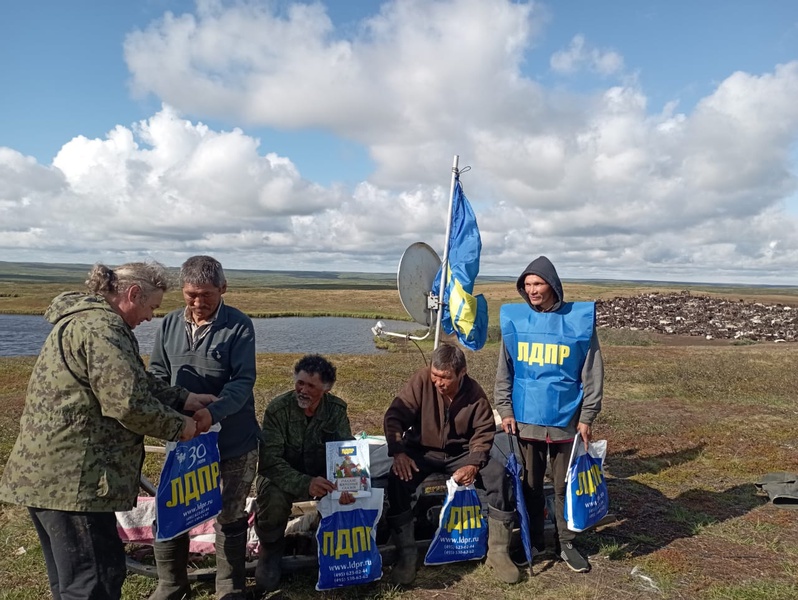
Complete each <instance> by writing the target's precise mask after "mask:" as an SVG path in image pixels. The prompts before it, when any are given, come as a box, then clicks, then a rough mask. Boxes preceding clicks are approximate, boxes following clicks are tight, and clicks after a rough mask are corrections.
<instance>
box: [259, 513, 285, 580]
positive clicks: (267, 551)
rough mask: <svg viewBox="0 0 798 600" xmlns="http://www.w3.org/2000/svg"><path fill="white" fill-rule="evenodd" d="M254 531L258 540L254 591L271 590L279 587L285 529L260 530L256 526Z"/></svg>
mask: <svg viewBox="0 0 798 600" xmlns="http://www.w3.org/2000/svg"><path fill="white" fill-rule="evenodd" d="M255 531H256V532H257V533H258V540H259V541H260V552H259V554H258V565H257V566H256V567H255V592H256V593H258V594H263V593H266V592H273V591H274V590H276V589H277V588H278V587H280V577H281V576H282V572H283V552H284V551H285V529H282V530H274V531H262V530H261V529H259V528H258V527H257V526H256V527H255Z"/></svg>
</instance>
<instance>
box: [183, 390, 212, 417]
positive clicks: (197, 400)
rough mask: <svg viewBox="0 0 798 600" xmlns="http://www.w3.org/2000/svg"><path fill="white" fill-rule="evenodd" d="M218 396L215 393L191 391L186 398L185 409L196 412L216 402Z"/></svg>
mask: <svg viewBox="0 0 798 600" xmlns="http://www.w3.org/2000/svg"><path fill="white" fill-rule="evenodd" d="M217 400H218V398H217V397H216V396H214V395H213V394H195V393H194V392H191V393H190V394H189V395H188V398H186V403H185V404H184V405H183V410H187V411H190V412H195V411H198V410H201V409H203V408H205V407H206V406H208V405H209V404H210V403H211V402H216V401H217Z"/></svg>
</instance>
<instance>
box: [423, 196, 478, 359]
mask: <svg viewBox="0 0 798 600" xmlns="http://www.w3.org/2000/svg"><path fill="white" fill-rule="evenodd" d="M481 250H482V240H481V239H480V237H479V228H478V227H477V218H476V216H474V211H473V210H471V205H470V204H469V203H468V198H466V197H465V194H464V193H463V188H462V186H461V185H460V181H459V180H456V181H455V187H454V198H453V200H452V226H451V234H450V235H449V254H448V263H449V269H448V272H447V277H446V289H445V290H444V294H443V302H442V304H441V310H442V311H443V313H442V315H441V326H442V327H443V330H444V331H445V332H446V333H448V334H451V333H456V334H457V339H458V340H459V341H460V343H461V344H462V345H463V346H465V347H466V348H469V349H471V350H479V349H480V348H482V346H484V345H485V341H486V340H487V339H488V301H487V300H485V297H484V296H483V295H482V294H480V295H478V296H473V295H472V294H473V292H474V281H475V280H476V278H477V273H479V253H480V251H481ZM440 282H441V272H440V270H438V274H437V276H436V277H435V281H434V282H433V284H432V293H433V294H435V295H438V290H439V289H440V285H441V283H440Z"/></svg>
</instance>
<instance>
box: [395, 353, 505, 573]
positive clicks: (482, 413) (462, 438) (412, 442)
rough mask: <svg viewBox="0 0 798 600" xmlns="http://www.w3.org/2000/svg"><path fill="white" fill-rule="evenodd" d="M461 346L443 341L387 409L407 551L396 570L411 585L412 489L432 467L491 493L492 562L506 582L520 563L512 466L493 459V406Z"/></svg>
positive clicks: (398, 539) (401, 542)
mask: <svg viewBox="0 0 798 600" xmlns="http://www.w3.org/2000/svg"><path fill="white" fill-rule="evenodd" d="M466 370H467V369H466V359H465V355H464V354H463V351H462V350H460V348H458V347H457V346H451V345H442V346H440V347H439V348H437V349H436V350H435V351H434V352H433V354H432V361H431V365H430V366H429V367H425V368H423V369H421V370H419V371H417V372H416V373H415V374H414V375H413V376H412V377H411V378H410V380H409V381H408V382H407V383H406V384H405V386H404V387H403V388H402V390H401V391H400V392H399V393H398V394H397V396H396V397H395V398H394V400H393V402H392V403H391V406H390V407H389V408H388V411H387V412H386V413H385V421H384V428H385V437H386V439H387V442H388V454H389V455H390V456H392V457H393V467H392V468H391V471H390V474H389V477H388V501H389V508H388V522H389V524H390V527H391V531H392V533H393V536H394V540H395V543H396V546H397V549H398V551H399V560H398V562H397V563H396V565H395V566H394V568H393V571H392V573H391V577H392V579H393V581H394V583H397V584H404V585H406V584H409V583H411V582H412V581H413V580H414V579H415V576H416V561H417V559H418V556H417V550H416V542H415V538H414V536H413V512H412V507H411V496H412V494H413V492H414V491H415V490H416V488H417V487H418V485H419V484H420V483H421V482H422V481H423V480H424V479H425V478H426V477H427V476H428V475H429V474H431V473H446V474H447V475H450V476H451V477H452V478H453V479H454V480H455V482H456V483H457V484H459V485H469V484H472V483H473V484H475V485H476V486H477V487H479V488H480V489H484V490H485V491H486V493H487V497H488V505H489V514H488V531H489V534H488V560H487V562H488V564H489V565H490V566H491V567H493V569H494V570H495V572H496V576H497V577H498V578H499V579H500V580H501V581H504V582H505V583H516V582H517V581H518V578H519V573H518V569H517V568H516V566H515V565H514V564H513V562H512V561H511V560H510V556H509V553H508V549H509V544H510V534H511V533H512V528H513V521H514V517H515V513H514V512H513V504H512V501H511V498H510V496H509V488H510V484H509V482H508V480H507V478H506V476H505V470H504V465H502V464H501V463H499V462H497V461H495V460H491V459H490V449H491V446H492V445H493V436H494V434H495V432H496V423H495V421H494V418H493V410H492V408H491V405H490V402H489V401H488V399H487V397H486V396H485V392H484V391H483V389H482V387H481V386H480V385H479V384H478V383H477V382H476V381H474V380H473V379H471V378H470V377H469V376H468V374H467V373H466Z"/></svg>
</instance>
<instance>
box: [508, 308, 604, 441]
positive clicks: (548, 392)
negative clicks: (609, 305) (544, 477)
mask: <svg viewBox="0 0 798 600" xmlns="http://www.w3.org/2000/svg"><path fill="white" fill-rule="evenodd" d="M500 320H501V328H502V337H503V339H504V345H505V347H506V348H507V352H508V353H509V354H510V356H511V357H512V358H513V367H514V370H515V376H514V379H513V413H514V415H515V420H516V421H519V422H521V423H528V424H531V425H545V426H547V427H567V426H568V424H569V423H570V422H571V420H572V419H573V417H574V414H576V411H577V409H578V408H579V405H580V404H581V402H582V382H581V380H580V378H581V374H582V367H583V366H584V364H585V358H586V357H587V352H588V350H589V349H590V339H591V338H592V337H593V329H594V326H595V304H594V303H593V302H567V303H564V304H563V305H562V306H561V307H560V309H559V310H558V311H556V312H550V313H541V312H536V311H534V310H532V309H531V308H530V307H529V306H528V305H527V304H505V305H504V306H502V307H501V312H500Z"/></svg>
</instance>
